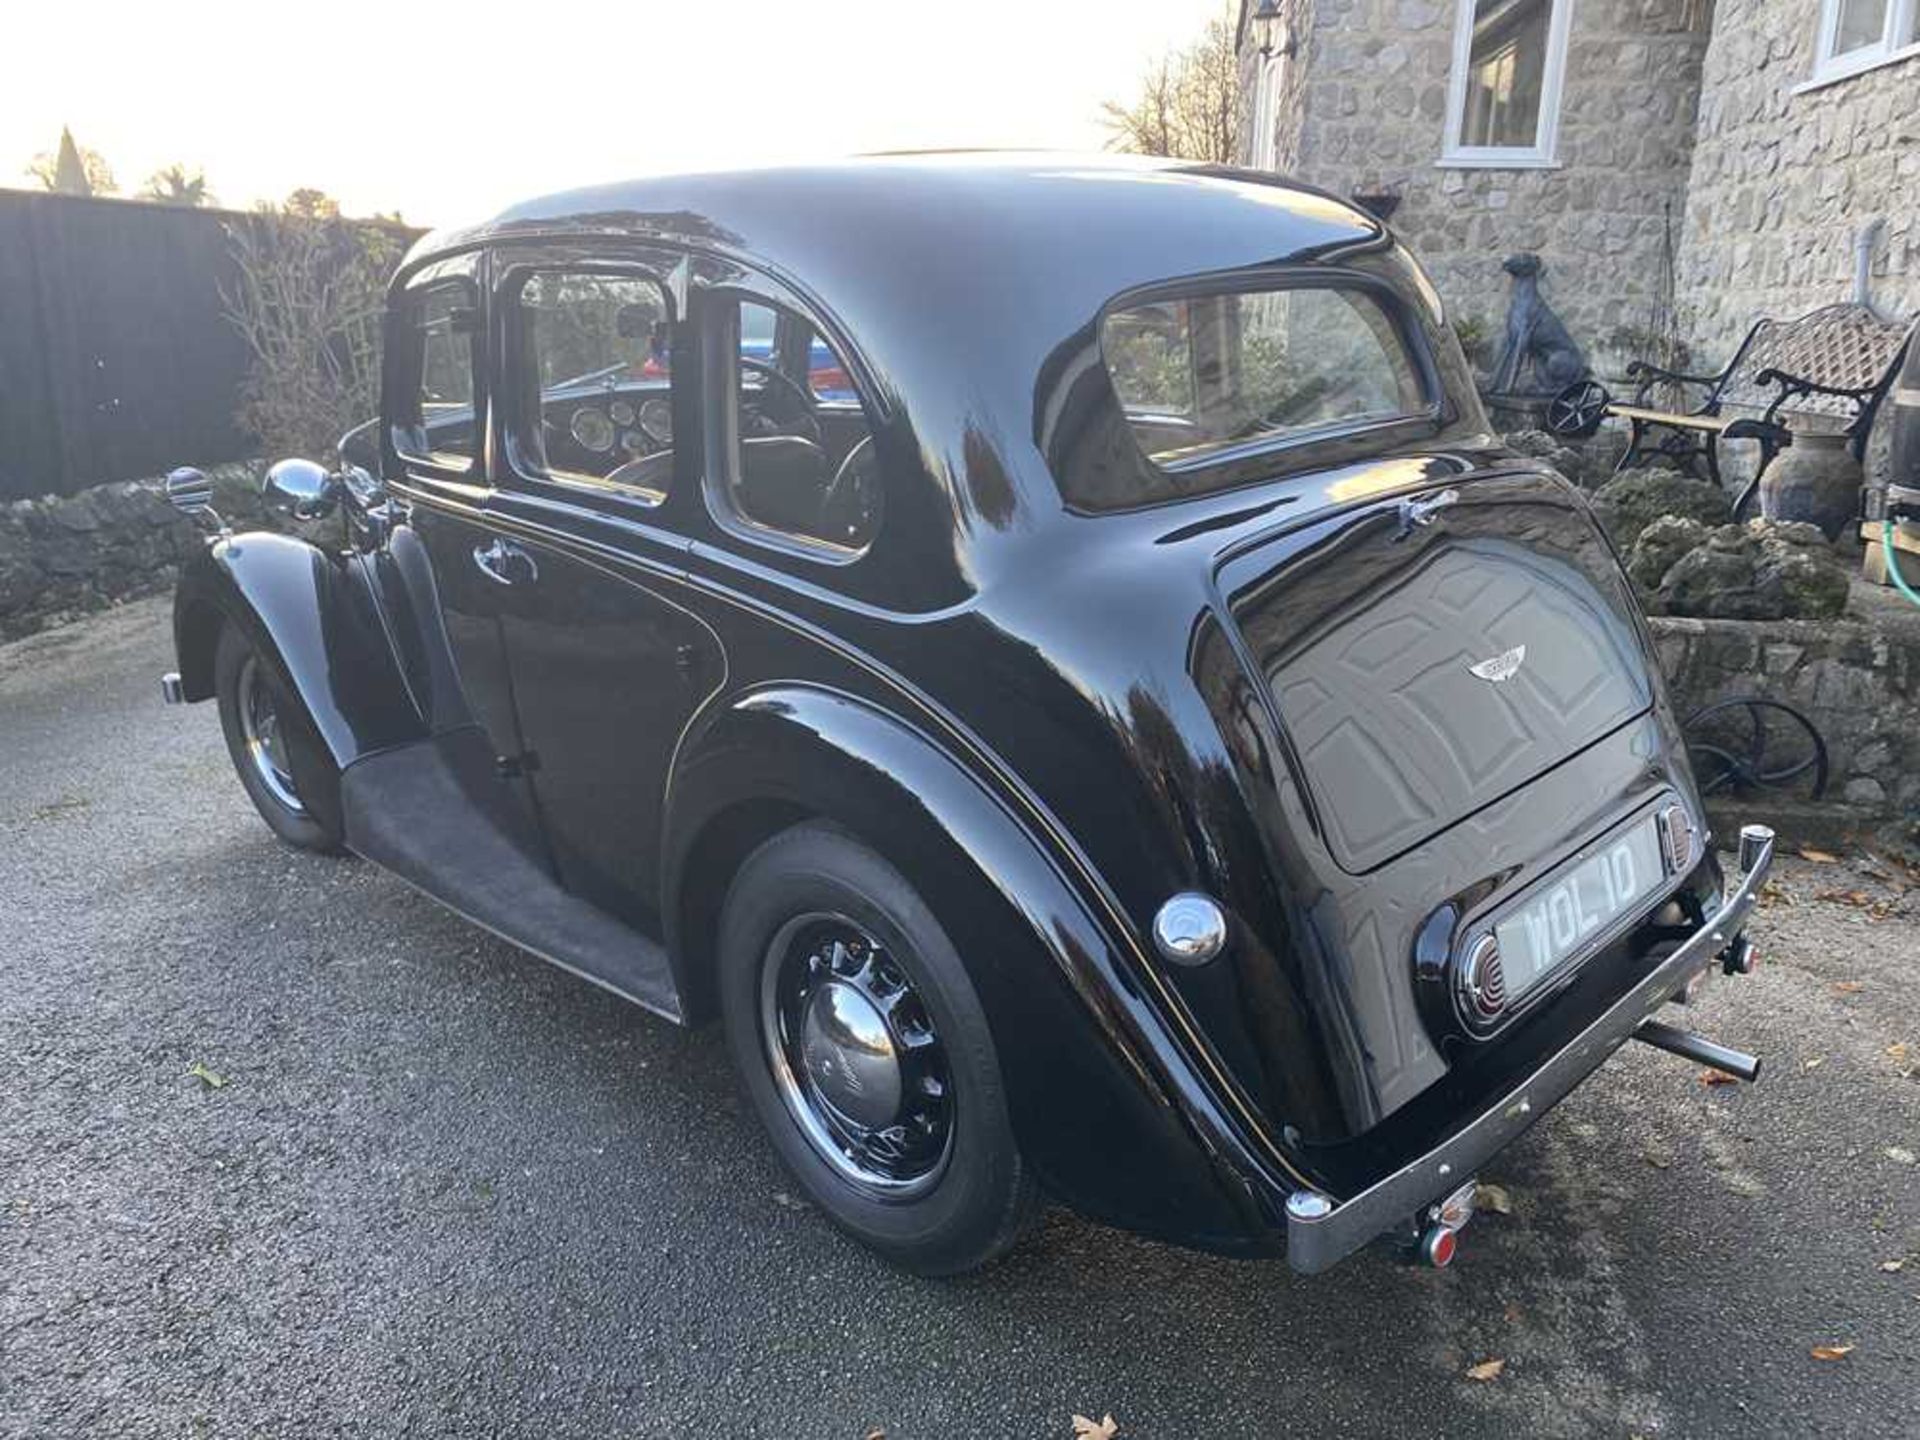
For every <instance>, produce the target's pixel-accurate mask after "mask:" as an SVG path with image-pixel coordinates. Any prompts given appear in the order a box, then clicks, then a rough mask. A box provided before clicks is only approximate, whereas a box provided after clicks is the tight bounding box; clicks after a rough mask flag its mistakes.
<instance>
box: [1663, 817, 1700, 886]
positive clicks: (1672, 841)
mask: <svg viewBox="0 0 1920 1440" xmlns="http://www.w3.org/2000/svg"><path fill="white" fill-rule="evenodd" d="M1659 826H1660V856H1661V858H1662V859H1663V860H1665V861H1666V862H1667V873H1668V874H1669V875H1684V874H1686V873H1687V871H1689V870H1691V869H1692V868H1693V862H1694V861H1695V860H1696V859H1697V858H1698V856H1697V854H1696V844H1695V838H1694V833H1693V820H1692V818H1691V817H1689V816H1688V814H1687V812H1686V809H1685V807H1683V806H1680V805H1669V806H1667V807H1666V808H1665V809H1664V810H1662V811H1661V812H1660V816H1659Z"/></svg>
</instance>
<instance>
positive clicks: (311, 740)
mask: <svg viewBox="0 0 1920 1440" xmlns="http://www.w3.org/2000/svg"><path fill="white" fill-rule="evenodd" d="M213 683H214V694H215V696H216V697H217V698H218V700H219V704H220V728H221V730H222V731H224V732H225V734H226V738H227V754H228V755H229V756H230V757H231V758H232V760H233V768H234V770H235V771H236V772H237V773H238V774H239V776H240V784H241V785H242V786H243V787H245V789H246V792H247V797H248V798H249V799H250V800H252V801H253V807H254V809H256V810H258V811H259V812H260V817H261V819H263V820H265V821H266V822H267V824H268V825H270V826H272V827H273V832H274V834H276V835H278V836H279V837H280V838H281V839H282V840H285V841H286V842H287V843H288V844H289V845H297V846H299V847H300V848H301V849H303V850H319V851H333V850H338V849H339V848H340V843H341V833H340V822H339V818H338V817H339V806H338V805H337V803H329V802H332V801H333V800H334V798H335V797H334V796H333V795H332V794H331V793H328V794H314V795H311V796H306V795H303V793H302V789H301V787H302V785H303V784H304V785H305V787H306V789H307V790H309V791H316V790H320V789H324V788H326V787H327V786H328V785H329V784H330V783H334V784H337V777H336V776H335V775H334V772H333V764H332V761H331V759H330V758H329V757H328V756H327V754H326V750H325V747H324V746H323V745H322V743H321V740H320V736H319V734H318V733H317V732H316V731H315V730H314V728H313V722H312V721H311V720H309V719H308V717H307V712H306V707H305V706H303V705H302V704H301V703H300V699H299V697H298V696H297V695H295V694H293V693H292V691H291V690H289V689H288V687H287V685H286V684H285V682H284V681H282V680H281V679H280V676H279V674H278V672H277V671H276V670H275V669H274V668H273V665H272V662H271V661H269V660H266V659H265V658H263V657H262V656H261V655H260V653H259V651H257V650H256V649H255V648H254V647H253V645H252V643H251V642H250V641H248V639H247V637H246V636H245V635H244V634H242V633H241V631H240V629H239V627H238V626H235V625H231V624H230V625H228V626H227V627H226V628H225V629H223V630H222V631H221V632H220V643H219V646H218V648H217V649H216V650H215V651H214V657H213ZM296 775H299V776H303V777H304V779H303V780H296V779H295V776H296Z"/></svg>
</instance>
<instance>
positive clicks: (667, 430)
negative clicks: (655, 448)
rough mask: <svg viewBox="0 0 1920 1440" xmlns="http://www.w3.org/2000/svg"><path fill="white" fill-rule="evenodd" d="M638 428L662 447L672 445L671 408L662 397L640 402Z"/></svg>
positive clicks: (658, 396)
mask: <svg viewBox="0 0 1920 1440" xmlns="http://www.w3.org/2000/svg"><path fill="white" fill-rule="evenodd" d="M640 428H641V429H642V430H644V431H646V432H647V434H649V435H651V436H652V437H653V438H654V439H655V440H658V441H659V442H660V443H661V444H662V445H671V444H673V406H672V405H671V404H670V403H669V402H668V401H667V399H666V398H665V397H664V396H660V395H656V396H654V397H653V398H652V399H651V400H643V401H641V402H640Z"/></svg>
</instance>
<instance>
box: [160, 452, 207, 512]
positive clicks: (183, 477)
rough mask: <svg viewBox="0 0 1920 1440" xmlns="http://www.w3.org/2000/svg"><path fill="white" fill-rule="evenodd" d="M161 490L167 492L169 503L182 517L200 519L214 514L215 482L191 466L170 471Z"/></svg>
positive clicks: (183, 466)
mask: <svg viewBox="0 0 1920 1440" xmlns="http://www.w3.org/2000/svg"><path fill="white" fill-rule="evenodd" d="M161 488H162V489H163V490H164V491H165V492H166V496H167V503H168V504H169V505H171V506H173V508H174V509H176V510H178V511H179V512H180V513H181V514H182V515H186V516H190V517H198V516H201V515H210V514H212V513H213V482H212V481H211V480H209V479H207V477H206V472H204V471H201V470H196V469H194V468H193V467H192V466H191V465H182V466H181V467H180V468H179V469H178V470H169V471H168V472H167V478H166V482H165V483H164V484H163V485H162V486H161Z"/></svg>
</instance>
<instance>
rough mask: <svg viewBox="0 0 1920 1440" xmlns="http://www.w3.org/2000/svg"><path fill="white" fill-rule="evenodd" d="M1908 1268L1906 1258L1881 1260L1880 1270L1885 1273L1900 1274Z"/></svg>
mask: <svg viewBox="0 0 1920 1440" xmlns="http://www.w3.org/2000/svg"><path fill="white" fill-rule="evenodd" d="M1906 1268H1907V1262H1906V1260H1905V1259H1904V1258H1903V1259H1899V1260H1882V1261H1881V1262H1880V1272H1881V1274H1883V1275H1898V1274H1899V1273H1900V1272H1901V1271H1902V1270H1904V1269H1906Z"/></svg>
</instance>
